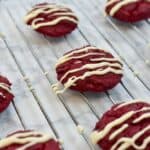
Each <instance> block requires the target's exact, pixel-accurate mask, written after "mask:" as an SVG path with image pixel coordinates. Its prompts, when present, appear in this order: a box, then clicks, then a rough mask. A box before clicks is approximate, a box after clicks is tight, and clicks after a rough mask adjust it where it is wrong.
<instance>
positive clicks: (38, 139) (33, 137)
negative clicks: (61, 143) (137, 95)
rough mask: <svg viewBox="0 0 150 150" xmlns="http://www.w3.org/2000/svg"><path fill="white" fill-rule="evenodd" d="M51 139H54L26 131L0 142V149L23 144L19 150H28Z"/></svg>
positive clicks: (46, 135)
mask: <svg viewBox="0 0 150 150" xmlns="http://www.w3.org/2000/svg"><path fill="white" fill-rule="evenodd" d="M50 139H53V137H52V136H51V135H49V134H44V133H41V132H35V131H26V132H22V133H15V134H13V135H11V136H8V137H6V138H4V139H2V140H0V149H1V148H5V147H7V146H9V145H12V144H21V145H22V146H20V148H18V149H17V150H26V149H27V148H29V147H32V146H33V145H36V144H39V143H45V142H47V141H49V140H50Z"/></svg>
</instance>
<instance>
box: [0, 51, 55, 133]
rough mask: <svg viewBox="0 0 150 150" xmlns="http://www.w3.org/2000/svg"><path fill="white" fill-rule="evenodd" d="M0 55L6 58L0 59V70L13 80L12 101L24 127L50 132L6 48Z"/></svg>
mask: <svg viewBox="0 0 150 150" xmlns="http://www.w3.org/2000/svg"><path fill="white" fill-rule="evenodd" d="M2 56H3V58H8V60H9V61H8V62H6V60H5V59H0V63H1V66H0V70H1V71H2V72H3V73H5V74H8V76H10V77H9V78H10V79H11V80H12V82H13V91H14V95H15V100H14V103H15V106H16V108H17V111H18V113H19V115H20V117H21V120H22V122H23V124H24V127H25V128H26V129H35V130H41V131H48V132H50V133H52V131H51V130H50V127H49V125H48V123H47V121H46V119H45V117H44V116H43V114H42V112H41V110H40V109H39V107H38V105H37V103H36V101H35V100H34V98H33V95H32V94H31V92H30V90H29V88H28V87H27V86H26V84H25V82H24V80H23V77H22V76H21V74H20V73H19V70H18V68H17V66H16V64H15V62H14V61H13V59H12V57H11V56H10V54H9V52H8V50H7V49H3V52H2ZM29 106H30V107H29ZM35 116H38V117H35Z"/></svg>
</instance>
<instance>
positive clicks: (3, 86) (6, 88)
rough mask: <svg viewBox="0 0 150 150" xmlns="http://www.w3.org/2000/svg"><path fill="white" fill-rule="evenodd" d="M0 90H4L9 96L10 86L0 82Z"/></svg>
mask: <svg viewBox="0 0 150 150" xmlns="http://www.w3.org/2000/svg"><path fill="white" fill-rule="evenodd" d="M0 88H2V89H4V90H6V91H7V92H8V93H10V94H11V90H10V86H9V85H8V84H6V83H3V82H1V83H0Z"/></svg>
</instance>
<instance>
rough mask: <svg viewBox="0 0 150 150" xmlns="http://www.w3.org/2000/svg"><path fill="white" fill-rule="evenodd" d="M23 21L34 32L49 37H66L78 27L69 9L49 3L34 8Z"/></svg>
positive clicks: (76, 19)
mask: <svg viewBox="0 0 150 150" xmlns="http://www.w3.org/2000/svg"><path fill="white" fill-rule="evenodd" d="M24 20H25V23H26V24H28V25H30V26H31V27H32V28H33V29H34V30H36V31H38V32H40V33H42V34H44V35H48V36H51V37H60V36H63V35H66V34H68V33H70V32H72V31H73V30H74V29H75V28H77V25H78V18H77V16H76V15H75V13H74V12H73V11H72V10H71V9H70V8H68V7H66V6H64V5H57V4H49V3H42V4H38V5H36V6H34V7H33V8H32V10H31V11H30V12H29V13H28V14H27V15H26V16H25V18H24Z"/></svg>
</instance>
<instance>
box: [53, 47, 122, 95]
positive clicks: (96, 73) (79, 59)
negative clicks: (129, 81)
mask: <svg viewBox="0 0 150 150" xmlns="http://www.w3.org/2000/svg"><path fill="white" fill-rule="evenodd" d="M122 67H123V66H122V64H121V62H120V60H118V59H117V58H114V57H113V55H112V54H110V53H109V52H107V51H105V50H101V49H99V48H96V47H94V46H90V45H89V46H86V47H82V48H79V49H75V50H73V51H70V52H68V53H66V54H65V55H64V56H63V57H61V58H60V59H59V60H58V62H57V64H56V72H57V79H58V80H59V83H57V84H54V85H53V86H52V88H53V89H54V91H55V92H56V93H57V94H59V93H63V92H64V91H65V90H67V89H68V88H70V89H73V90H77V91H80V92H86V91H93V92H104V91H106V90H109V89H111V88H113V87H114V86H115V85H117V84H118V83H119V82H120V80H121V78H122V76H123V70H122ZM60 83H61V84H60ZM62 85H63V87H61V86H62ZM61 88H62V89H61Z"/></svg>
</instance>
